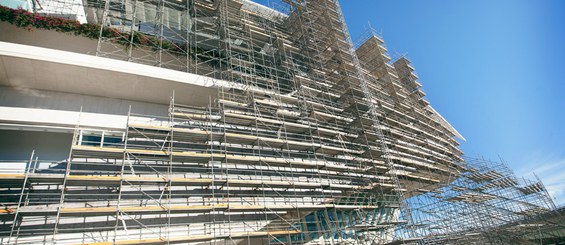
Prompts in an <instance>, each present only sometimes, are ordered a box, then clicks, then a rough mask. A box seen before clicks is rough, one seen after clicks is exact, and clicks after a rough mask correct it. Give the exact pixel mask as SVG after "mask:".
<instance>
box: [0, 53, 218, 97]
mask: <svg viewBox="0 0 565 245" xmlns="http://www.w3.org/2000/svg"><path fill="white" fill-rule="evenodd" d="M222 83H225V82H223V81H218V80H214V79H211V78H207V77H203V76H199V75H195V74H190V73H186V72H179V71H174V70H168V69H162V68H159V67H154V66H148V65H143V64H136V63H132V62H126V61H119V60H113V59H108V58H101V57H96V56H92V55H85V54H78V53H72V52H66V51H60V50H54V49H46V48H39V47H34V46H28V45H20V44H13V43H6V42H0V86H8V87H14V88H18V89H38V90H49V91H58V92H67V93H75V94H84V95H93V96H102V97H109V98H117V99H126V100H133V101H142V102H149V103H157V104H165V105H168V104H169V98H170V96H171V94H172V92H173V91H175V102H176V103H181V104H186V105H195V106H205V105H207V104H208V103H209V102H210V97H212V98H214V97H216V96H217V87H218V86H221V84H222ZM219 84H220V85H219Z"/></svg>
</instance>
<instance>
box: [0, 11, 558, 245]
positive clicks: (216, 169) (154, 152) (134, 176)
mask: <svg viewBox="0 0 565 245" xmlns="http://www.w3.org/2000/svg"><path fill="white" fill-rule="evenodd" d="M59 1H60V0H59ZM86 3H87V4H86V6H85V7H84V9H85V12H86V13H87V16H86V18H87V20H88V21H89V23H95V24H99V25H100V37H99V39H98V47H97V55H98V56H101V57H108V58H112V59H119V60H126V61H130V62H136V63H142V64H147V65H153V66H159V67H162V68H164V69H173V70H178V71H184V72H188V73H193V74H198V75H201V76H202V78H203V79H207V80H209V81H211V82H213V83H214V82H215V81H222V83H221V84H222V85H216V87H217V89H218V93H217V96H215V97H211V98H209V103H208V105H207V106H205V107H198V106H194V105H183V104H180V103H178V98H179V97H182V96H183V95H182V94H176V95H175V94H174V92H173V91H172V96H171V99H170V103H169V111H168V116H166V117H159V116H154V115H142V114H136V113H135V108H133V109H130V112H129V113H128V115H127V126H126V128H125V129H123V130H105V129H93V128H88V127H84V126H81V125H80V124H79V125H77V127H76V130H75V132H74V135H73V144H72V147H71V149H70V154H69V158H68V159H66V160H65V161H60V162H38V160H37V159H35V160H34V157H33V155H32V157H31V159H30V161H29V164H28V167H27V168H26V169H25V171H24V172H23V173H6V174H0V188H2V191H4V192H5V193H7V194H9V198H7V199H6V201H4V202H3V203H2V204H3V206H4V207H5V208H4V209H3V210H0V217H1V218H2V222H3V224H2V225H3V226H2V227H3V228H2V229H1V231H2V233H1V234H2V235H1V236H0V239H2V240H0V241H1V242H2V243H7V244H37V243H47V244H49V243H52V244H64V243H76V244H182V243H184V244H186V243H195V244H196V243H198V244H414V243H417V244H428V243H440V244H441V243H449V242H458V243H473V242H485V243H486V242H488V243H504V242H506V241H525V240H528V241H529V240H531V238H532V236H534V235H535V234H534V233H535V232H540V230H541V228H540V226H537V227H536V229H534V230H533V231H532V230H531V227H533V226H531V227H529V230H528V227H526V228H523V227H522V228H521V229H522V230H521V231H523V230H528V231H529V232H530V231H531V232H533V233H532V234H529V233H528V234H529V235H524V236H517V235H516V234H517V233H518V230H517V229H516V226H514V225H513V224H517V223H520V224H523V223H524V222H523V221H524V220H532V219H534V220H536V219H535V218H536V217H538V215H541V214H543V213H547V212H550V211H551V210H554V209H555V207H554V206H552V205H553V203H552V202H551V199H550V198H549V196H548V194H547V192H546V191H545V187H543V185H542V184H541V182H539V181H537V182H535V181H534V182H531V181H527V180H522V179H518V178H516V177H515V176H514V175H513V173H512V172H511V171H510V170H509V169H508V168H507V167H505V165H504V164H497V163H492V162H487V161H484V160H481V159H463V158H462V155H463V152H462V151H461V150H460V149H459V147H458V146H459V143H458V142H457V139H456V138H463V137H462V136H461V135H460V134H459V133H458V132H457V131H456V130H455V129H454V128H453V127H452V126H451V125H450V124H449V123H448V122H447V121H446V120H445V119H443V117H441V115H440V114H439V113H438V112H437V111H435V110H434V109H433V107H431V105H430V104H429V102H428V101H427V100H426V99H425V95H426V94H425V92H423V91H422V89H421V87H422V85H421V84H420V83H419V82H418V76H417V75H416V73H415V72H414V68H413V67H412V65H411V63H410V61H409V59H408V58H407V57H401V58H399V59H397V60H396V61H394V62H391V58H390V56H389V55H388V53H387V52H388V51H387V49H386V47H385V45H384V41H383V39H382V37H381V36H380V35H378V34H376V33H375V32H374V31H373V30H368V31H367V32H366V33H365V34H364V35H363V36H362V37H361V38H359V40H357V41H356V42H353V41H352V40H351V37H350V35H349V32H348V30H347V26H346V24H345V21H344V19H343V13H342V12H341V8H340V6H339V3H338V2H337V0H310V1H301V0H285V1H270V5H271V6H273V8H267V7H265V6H263V5H259V4H257V3H254V2H252V1H247V0H223V1H220V0H217V1H212V0H183V1H171V0H155V1H142V0H104V1H103V0H89V1H86ZM175 97H176V98H177V99H175ZM538 224H539V223H538ZM551 225H555V224H551ZM548 226H549V224H548ZM512 229H514V230H516V232H514V233H512V232H508V231H513V230H512ZM550 233H551V232H548V234H549V235H551V236H553V233H551V234H550ZM469 234H471V235H469ZM476 234H478V235H476ZM536 234H537V233H536ZM549 235H548V236H549ZM507 239H522V240H507Z"/></svg>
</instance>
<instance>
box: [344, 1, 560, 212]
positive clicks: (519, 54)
mask: <svg viewBox="0 0 565 245" xmlns="http://www.w3.org/2000/svg"><path fill="white" fill-rule="evenodd" d="M341 5H342V10H343V12H344V15H345V18H346V22H347V24H348V27H349V31H350V32H351V36H352V38H353V39H355V38H356V37H358V36H359V35H360V34H361V33H362V32H363V30H364V28H365V27H366V26H367V23H368V22H371V26H372V27H373V28H374V29H376V30H377V31H378V32H381V33H382V35H383V37H384V40H385V42H386V45H387V47H388V49H389V52H390V54H391V55H393V56H394V55H395V54H396V53H398V54H406V55H407V56H408V57H409V58H410V60H411V61H412V63H413V65H414V67H415V68H416V71H417V73H418V75H419V77H420V81H421V83H422V84H423V86H424V87H423V88H424V90H425V91H426V93H427V94H428V96H427V98H428V99H429V101H430V102H431V104H432V105H433V106H434V107H435V108H436V109H437V110H438V111H439V112H440V113H441V114H442V115H443V116H444V117H445V118H446V119H447V120H448V121H450V122H451V123H452V124H453V125H454V126H455V127H456V128H457V129H458V130H459V131H460V132H461V133H462V134H463V136H464V137H465V138H466V139H467V141H466V142H462V148H463V150H464V151H465V153H466V154H467V155H470V156H477V155H482V156H484V157H485V158H489V159H492V160H498V159H499V156H500V157H501V158H502V159H504V160H505V161H506V162H507V163H508V165H509V166H510V167H511V168H512V169H513V170H515V171H516V173H517V174H519V175H524V176H526V177H528V178H532V177H533V175H532V174H531V173H532V172H535V173H536V174H537V175H538V176H539V177H540V178H541V179H542V181H543V182H544V183H545V184H546V187H547V188H548V190H549V191H550V193H551V194H552V195H553V196H555V197H556V199H557V202H558V204H561V205H563V204H565V127H564V123H563V122H564V121H565V12H564V11H565V1H559V0H553V1H551V0H537V1H529V0H497V1H492V0H459V1H445V0H427V1H417V0H412V1H408V0H405V1H398V0H370V1H362V2H361V1H345V0H342V1H341Z"/></svg>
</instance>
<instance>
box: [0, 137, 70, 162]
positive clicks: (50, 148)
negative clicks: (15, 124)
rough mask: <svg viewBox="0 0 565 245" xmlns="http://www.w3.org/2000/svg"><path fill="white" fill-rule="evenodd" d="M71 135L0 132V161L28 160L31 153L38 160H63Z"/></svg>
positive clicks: (67, 154) (67, 150) (66, 153)
mask: <svg viewBox="0 0 565 245" xmlns="http://www.w3.org/2000/svg"><path fill="white" fill-rule="evenodd" d="M71 140H72V134H68V133H51V132H26V131H17V130H0V160H1V161H6V160H8V161H16V160H17V161H21V160H29V158H30V156H31V152H32V151H33V150H35V156H37V157H39V159H40V160H57V161H58V160H63V159H66V158H67V157H68V156H69V149H70V147H71Z"/></svg>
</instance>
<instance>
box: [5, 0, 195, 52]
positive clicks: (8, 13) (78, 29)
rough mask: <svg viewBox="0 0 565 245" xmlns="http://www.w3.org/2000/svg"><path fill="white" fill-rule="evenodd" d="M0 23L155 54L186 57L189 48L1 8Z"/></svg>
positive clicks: (111, 29)
mask: <svg viewBox="0 0 565 245" xmlns="http://www.w3.org/2000/svg"><path fill="white" fill-rule="evenodd" d="M0 21H4V22H8V23H10V24H13V25H16V26H18V27H22V28H25V29H26V30H29V31H32V30H33V29H34V28H37V29H44V30H54V31H58V32H64V33H72V34H74V35H77V36H83V37H87V38H90V39H98V38H99V37H104V38H107V39H108V40H110V41H111V42H116V43H119V44H123V45H125V46H126V47H127V46H128V45H129V44H130V43H131V44H133V45H134V46H137V47H148V48H151V49H153V50H157V49H159V48H160V49H162V50H165V51H168V52H170V53H174V54H177V55H183V54H184V55H187V53H188V50H187V48H186V47H185V46H186V45H182V44H177V43H174V42H171V41H168V40H163V39H159V38H157V37H155V36H152V35H147V34H144V33H141V32H137V31H132V32H121V31H119V30H118V29H116V28H113V27H106V26H105V27H104V28H102V32H100V25H99V24H89V23H84V24H81V23H80V22H78V21H76V20H70V19H65V18H61V17H55V16H45V15H40V14H37V13H31V12H28V11H26V10H23V9H11V8H8V7H5V6H0Z"/></svg>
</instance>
